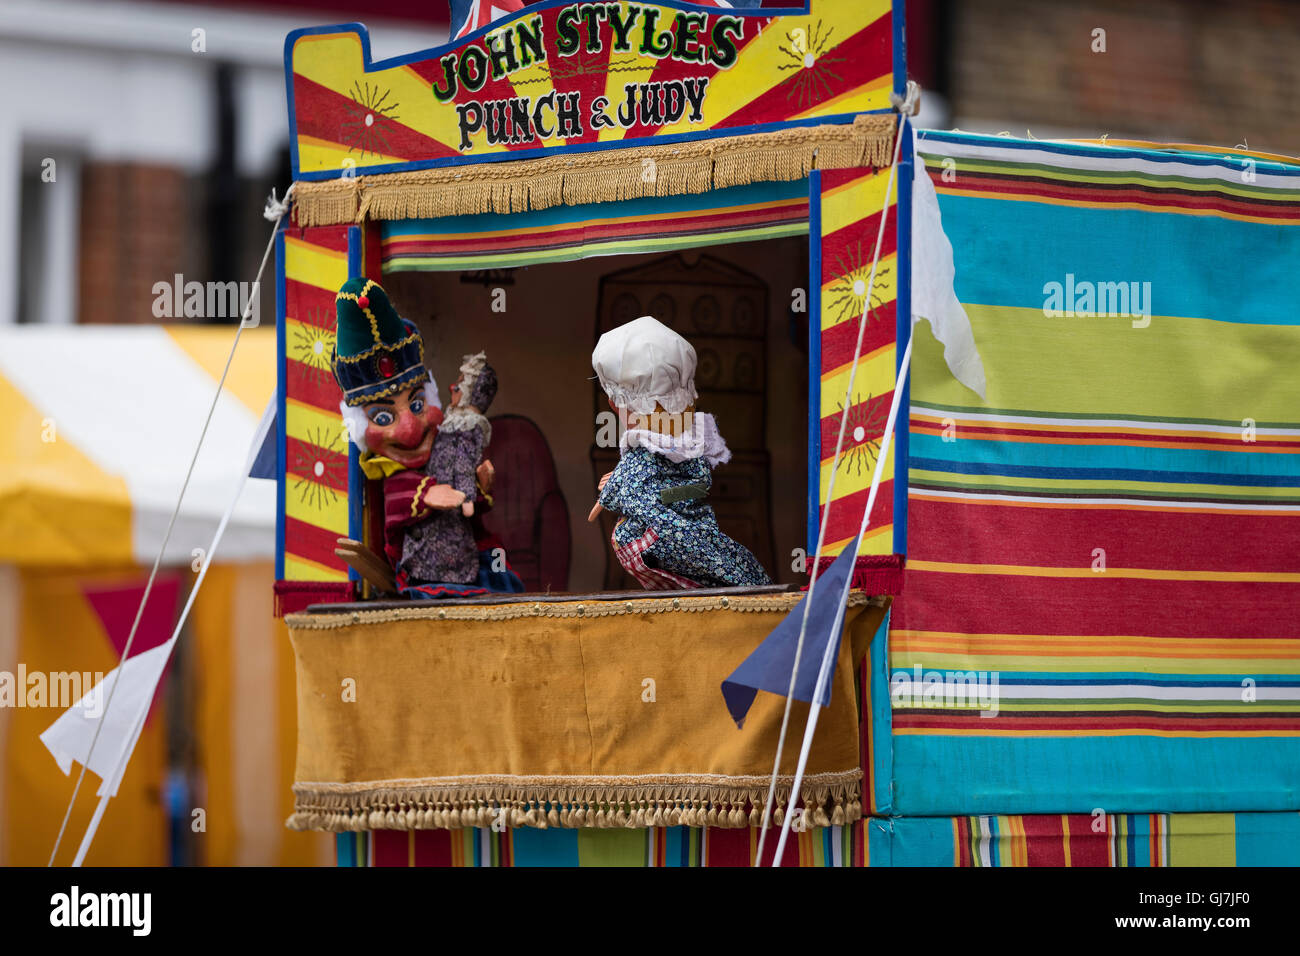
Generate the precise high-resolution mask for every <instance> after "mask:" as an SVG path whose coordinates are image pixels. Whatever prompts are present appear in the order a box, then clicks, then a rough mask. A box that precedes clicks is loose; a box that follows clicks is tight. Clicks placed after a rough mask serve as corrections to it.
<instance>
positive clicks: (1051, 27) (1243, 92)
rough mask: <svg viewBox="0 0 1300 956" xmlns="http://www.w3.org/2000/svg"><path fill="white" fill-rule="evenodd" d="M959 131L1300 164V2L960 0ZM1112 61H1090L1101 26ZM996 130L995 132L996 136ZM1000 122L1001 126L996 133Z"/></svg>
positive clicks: (954, 28) (955, 71)
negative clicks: (1157, 146)
mask: <svg viewBox="0 0 1300 956" xmlns="http://www.w3.org/2000/svg"><path fill="white" fill-rule="evenodd" d="M946 6H947V8H948V14H947V15H948V16H951V17H952V22H951V24H950V26H951V33H950V36H951V43H952V46H951V49H950V51H949V56H950V58H951V59H950V62H951V67H952V71H951V74H950V75H951V80H952V82H951V90H950V91H949V92H950V94H951V102H952V107H953V124H954V125H955V126H958V127H960V128H962V129H969V130H978V131H981V132H1000V131H1002V130H1007V131H1009V132H1010V133H1012V134H1013V135H1016V136H1024V135H1025V131H1026V129H1028V130H1029V131H1031V132H1033V133H1034V135H1073V136H1081V137H1097V136H1100V135H1102V134H1104V133H1109V134H1110V135H1111V136H1113V137H1128V138H1140V139H1152V140H1157V141H1170V142H1190V143H1204V144H1207V145H1214V146H1225V147H1232V146H1235V145H1237V144H1239V143H1243V142H1245V143H1248V144H1249V146H1250V147H1251V148H1252V149H1256V150H1263V151H1267V152H1275V153H1284V154H1287V155H1300V96H1298V95H1297V91H1300V3H1295V2H1291V0H1230V2H1229V0H1220V2H1217V3H1213V2H1207V0H1143V2H1141V3H1134V2H1132V0H1084V2H1071V3H1058V2H1054V0H1053V2H1047V0H955V2H953V3H951V4H948V5H946ZM1098 27H1100V28H1102V29H1104V30H1105V31H1106V52H1105V53H1094V52H1093V51H1092V42H1093V38H1092V31H1093V30H1094V28H1098ZM990 124H992V125H990ZM993 125H997V126H998V127H999V128H998V129H993V128H992V126H993Z"/></svg>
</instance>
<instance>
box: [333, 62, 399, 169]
mask: <svg viewBox="0 0 1300 956" xmlns="http://www.w3.org/2000/svg"><path fill="white" fill-rule="evenodd" d="M390 94H391V91H390V90H381V89H380V88H379V86H378V85H376V86H375V87H374V88H373V89H372V88H371V86H370V84H369V83H366V84H365V86H364V88H363V87H362V85H361V83H359V82H357V81H355V80H354V81H353V83H352V89H351V91H349V93H348V95H349V96H350V97H351V99H350V101H349V102H347V103H344V104H343V109H344V112H345V113H346V114H347V118H346V119H344V120H343V122H342V123H341V124H340V131H341V133H342V139H343V141H344V142H345V143H347V144H348V152H349V153H350V152H352V151H353V150H354V149H355V150H357V151H359V152H360V153H361V155H362V157H363V158H364V157H365V155H366V153H373V154H374V155H376V156H379V155H380V154H381V153H387V152H388V136H389V134H390V133H391V132H392V127H393V121H394V120H396V119H397V113H396V112H394V111H395V110H396V109H397V105H398V104H397V103H395V102H394V103H390V102H388V97H389V95H390Z"/></svg>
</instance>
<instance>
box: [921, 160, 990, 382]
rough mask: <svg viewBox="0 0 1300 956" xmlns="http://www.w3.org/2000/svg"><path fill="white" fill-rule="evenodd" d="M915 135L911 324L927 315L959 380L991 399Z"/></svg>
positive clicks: (936, 197) (945, 357)
mask: <svg viewBox="0 0 1300 956" xmlns="http://www.w3.org/2000/svg"><path fill="white" fill-rule="evenodd" d="M918 139H919V137H918V136H916V135H913V137H912V166H913V177H912V323H913V324H915V323H916V322H917V321H919V320H920V319H925V320H927V321H928V322H929V323H930V329H931V331H932V332H933V333H934V337H935V338H936V339H938V340H939V342H940V343H941V344H942V345H943V358H944V361H945V362H947V363H948V368H949V369H950V370H951V371H952V374H953V376H954V377H955V378H956V379H957V381H959V382H961V383H962V384H963V385H965V386H966V387H967V388H969V389H970V390H971V391H973V392H975V393H976V394H977V395H979V397H980V398H986V397H987V396H986V395H985V392H986V384H985V381H984V363H983V362H982V361H981V360H980V353H979V350H978V349H977V348H976V347H975V335H974V333H973V332H972V331H971V327H970V317H969V316H967V315H966V310H965V309H963V308H962V305H961V303H960V302H958V301H957V293H956V292H954V291H953V280H954V279H955V278H956V274H957V270H956V267H955V266H954V265H953V260H952V243H950V242H949V241H948V237H947V235H945V234H944V231H943V221H942V220H941V219H940V217H939V196H938V194H937V193H935V191H934V183H933V182H932V181H931V180H930V174H929V173H928V172H926V170H925V160H923V159H922V158H921V155H920V153H918V152H917V140H918Z"/></svg>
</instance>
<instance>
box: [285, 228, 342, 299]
mask: <svg viewBox="0 0 1300 956" xmlns="http://www.w3.org/2000/svg"><path fill="white" fill-rule="evenodd" d="M348 229H349V227H348V226H337V225H336V226H294V227H291V228H289V229H287V230H285V235H286V236H287V237H288V238H290V239H297V240H298V241H299V242H303V243H306V244H307V245H311V246H319V247H320V248H321V249H327V250H329V251H330V252H347V251H348ZM333 302H334V296H333V294H330V303H331V307H332V304H333Z"/></svg>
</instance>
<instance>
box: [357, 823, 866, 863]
mask: <svg viewBox="0 0 1300 956" xmlns="http://www.w3.org/2000/svg"><path fill="white" fill-rule="evenodd" d="M862 826H863V825H862V823H861V822H859V823H856V824H854V825H853V826H851V827H828V828H824V829H819V830H808V831H805V832H803V833H795V834H792V839H791V840H790V841H789V842H788V843H787V844H786V853H785V856H784V857H783V859H782V865H783V866H811V867H826V866H855V865H861V864H862V862H863V858H862V855H861V853H860V852H859V853H858V854H856V855H855V851H854V848H855V847H858V846H860V845H861V844H862V843H863V841H864V836H863V834H862V833H861V832H860V831H861V830H862ZM772 846H775V844H772ZM757 847H758V831H757V830H756V829H754V828H748V827H747V828H743V829H736V830H728V829H716V828H714V829H706V830H700V829H696V828H694V827H656V828H650V829H636V830H630V829H616V830H595V829H590V830H589V829H577V830H569V829H548V830H534V829H529V828H521V829H517V830H514V829H508V830H505V831H502V832H499V833H498V832H495V831H493V830H491V829H485V828H476V829H469V830H410V831H402V830H376V831H373V832H371V833H365V834H362V833H357V834H351V833H349V834H339V835H338V838H337V851H338V865H339V866H367V865H369V866H441V867H458V866H548V867H563V866H582V867H590V866H630V867H643V866H649V867H699V866H723V867H725V866H752V865H753V860H754V854H755V852H756V851H757ZM765 852H767V853H770V852H771V850H770V849H769V850H767V851H765ZM368 854H369V855H368Z"/></svg>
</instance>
